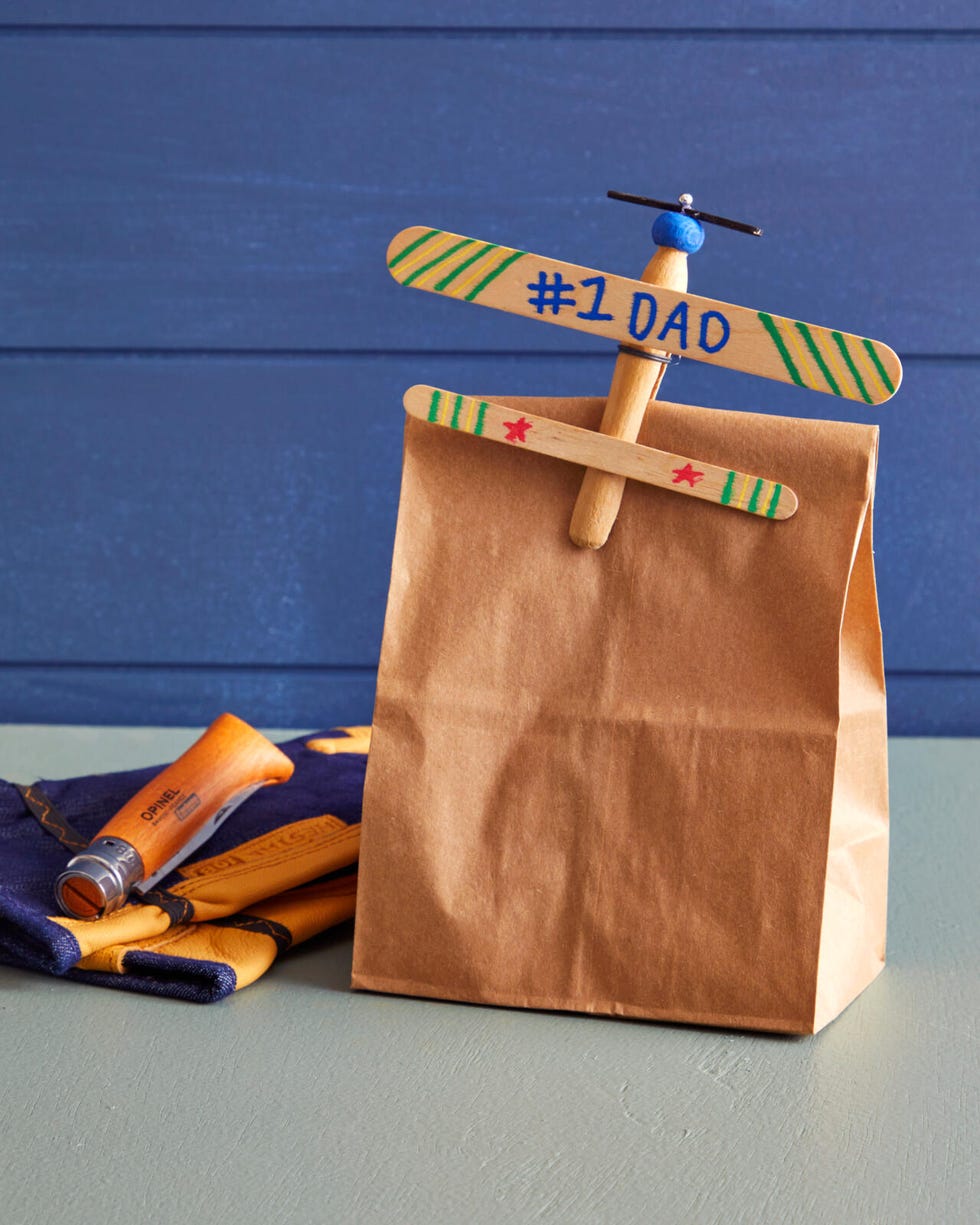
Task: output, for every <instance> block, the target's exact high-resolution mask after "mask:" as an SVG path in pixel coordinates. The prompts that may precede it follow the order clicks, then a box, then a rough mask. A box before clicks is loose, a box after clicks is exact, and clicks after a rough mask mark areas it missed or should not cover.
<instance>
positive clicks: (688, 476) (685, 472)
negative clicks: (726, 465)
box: [671, 464, 704, 489]
mask: <svg viewBox="0 0 980 1225" xmlns="http://www.w3.org/2000/svg"><path fill="white" fill-rule="evenodd" d="M671 472H673V473H674V480H673V484H674V485H679V484H680V483H681V481H687V483H688V484H689V485H690V486H691V488H692V489H693V488H694V486H695V485H696V484H697V483H698V481H699V480H700V479H701V478H702V477H703V476H704V473H703V472H698V470H697V469H696V468H692V467H691V465H690V464H685V465H684V467H683V468H671Z"/></svg>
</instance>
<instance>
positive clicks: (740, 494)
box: [735, 475, 752, 509]
mask: <svg viewBox="0 0 980 1225" xmlns="http://www.w3.org/2000/svg"><path fill="white" fill-rule="evenodd" d="M751 480H752V477H751V476H748V475H746V477H745V480H744V481H743V482H742V488H741V489H740V490H739V491H738V501H737V502H736V503H735V505H736V507H738V508H739V509H741V507H742V502H743V500H744V498H745V489H746V486H747V485H748V483H749V481H751Z"/></svg>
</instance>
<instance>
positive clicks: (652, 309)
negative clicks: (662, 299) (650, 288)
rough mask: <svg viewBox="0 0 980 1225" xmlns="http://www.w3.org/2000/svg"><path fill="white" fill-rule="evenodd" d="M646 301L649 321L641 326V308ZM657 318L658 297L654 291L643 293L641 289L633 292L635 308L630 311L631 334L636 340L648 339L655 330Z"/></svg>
mask: <svg viewBox="0 0 980 1225" xmlns="http://www.w3.org/2000/svg"><path fill="white" fill-rule="evenodd" d="M644 303H646V308H647V321H646V325H645V326H644V327H642V328H641V327H640V308H641V306H642V305H643V304H644ZM656 318H657V299H656V298H655V297H654V296H653V294H652V293H641V292H640V291H639V290H637V291H636V293H634V294H633V309H632V310H631V311H630V335H631V336H632V337H633V339H634V340H646V338H647V337H648V336H649V335H650V333H651V332H652V331H653V324H654V321H655V320H656Z"/></svg>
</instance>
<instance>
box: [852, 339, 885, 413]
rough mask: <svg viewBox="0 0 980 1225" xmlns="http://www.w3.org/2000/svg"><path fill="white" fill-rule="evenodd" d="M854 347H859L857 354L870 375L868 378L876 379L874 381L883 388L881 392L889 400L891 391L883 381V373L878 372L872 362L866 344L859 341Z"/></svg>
mask: <svg viewBox="0 0 980 1225" xmlns="http://www.w3.org/2000/svg"><path fill="white" fill-rule="evenodd" d="M854 348H855V349H857V354H858V357H860V359H861V363H862V365H863V366H864V370H865V373H866V374H867V375H868V378H869V379H874V381H875V382H876V383H877V384H878V386H879V387H880V388H881V394H882V396H883V397H884V398H885V399H886V400H887V399H888V398H889V394H890V393H889V391H888V388H887V387H886V386H885V384H884V383H883V382H882V381H881V375H880V374H879V373H878V371H877V370H876V369H875V368H874V366H873V365H872V364H871V359H870V358H869V357H868V354H867V352H866V351H865V348H864V345H863V344H860V343H858V344H856V345H855V346H854Z"/></svg>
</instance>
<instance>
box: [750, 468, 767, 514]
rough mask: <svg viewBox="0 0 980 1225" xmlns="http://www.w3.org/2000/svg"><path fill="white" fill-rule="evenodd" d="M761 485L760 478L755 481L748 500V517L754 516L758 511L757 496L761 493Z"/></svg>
mask: <svg viewBox="0 0 980 1225" xmlns="http://www.w3.org/2000/svg"><path fill="white" fill-rule="evenodd" d="M763 483H764V482H763V480H762V477H761V476H760V477H758V478H757V479H756V482H755V489H753V490H752V497H751V498H749V506H748V510H749V514H750V515H754V514H755V512H756V511H757V510H758V509H759V494H760V493H762V486H763Z"/></svg>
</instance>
